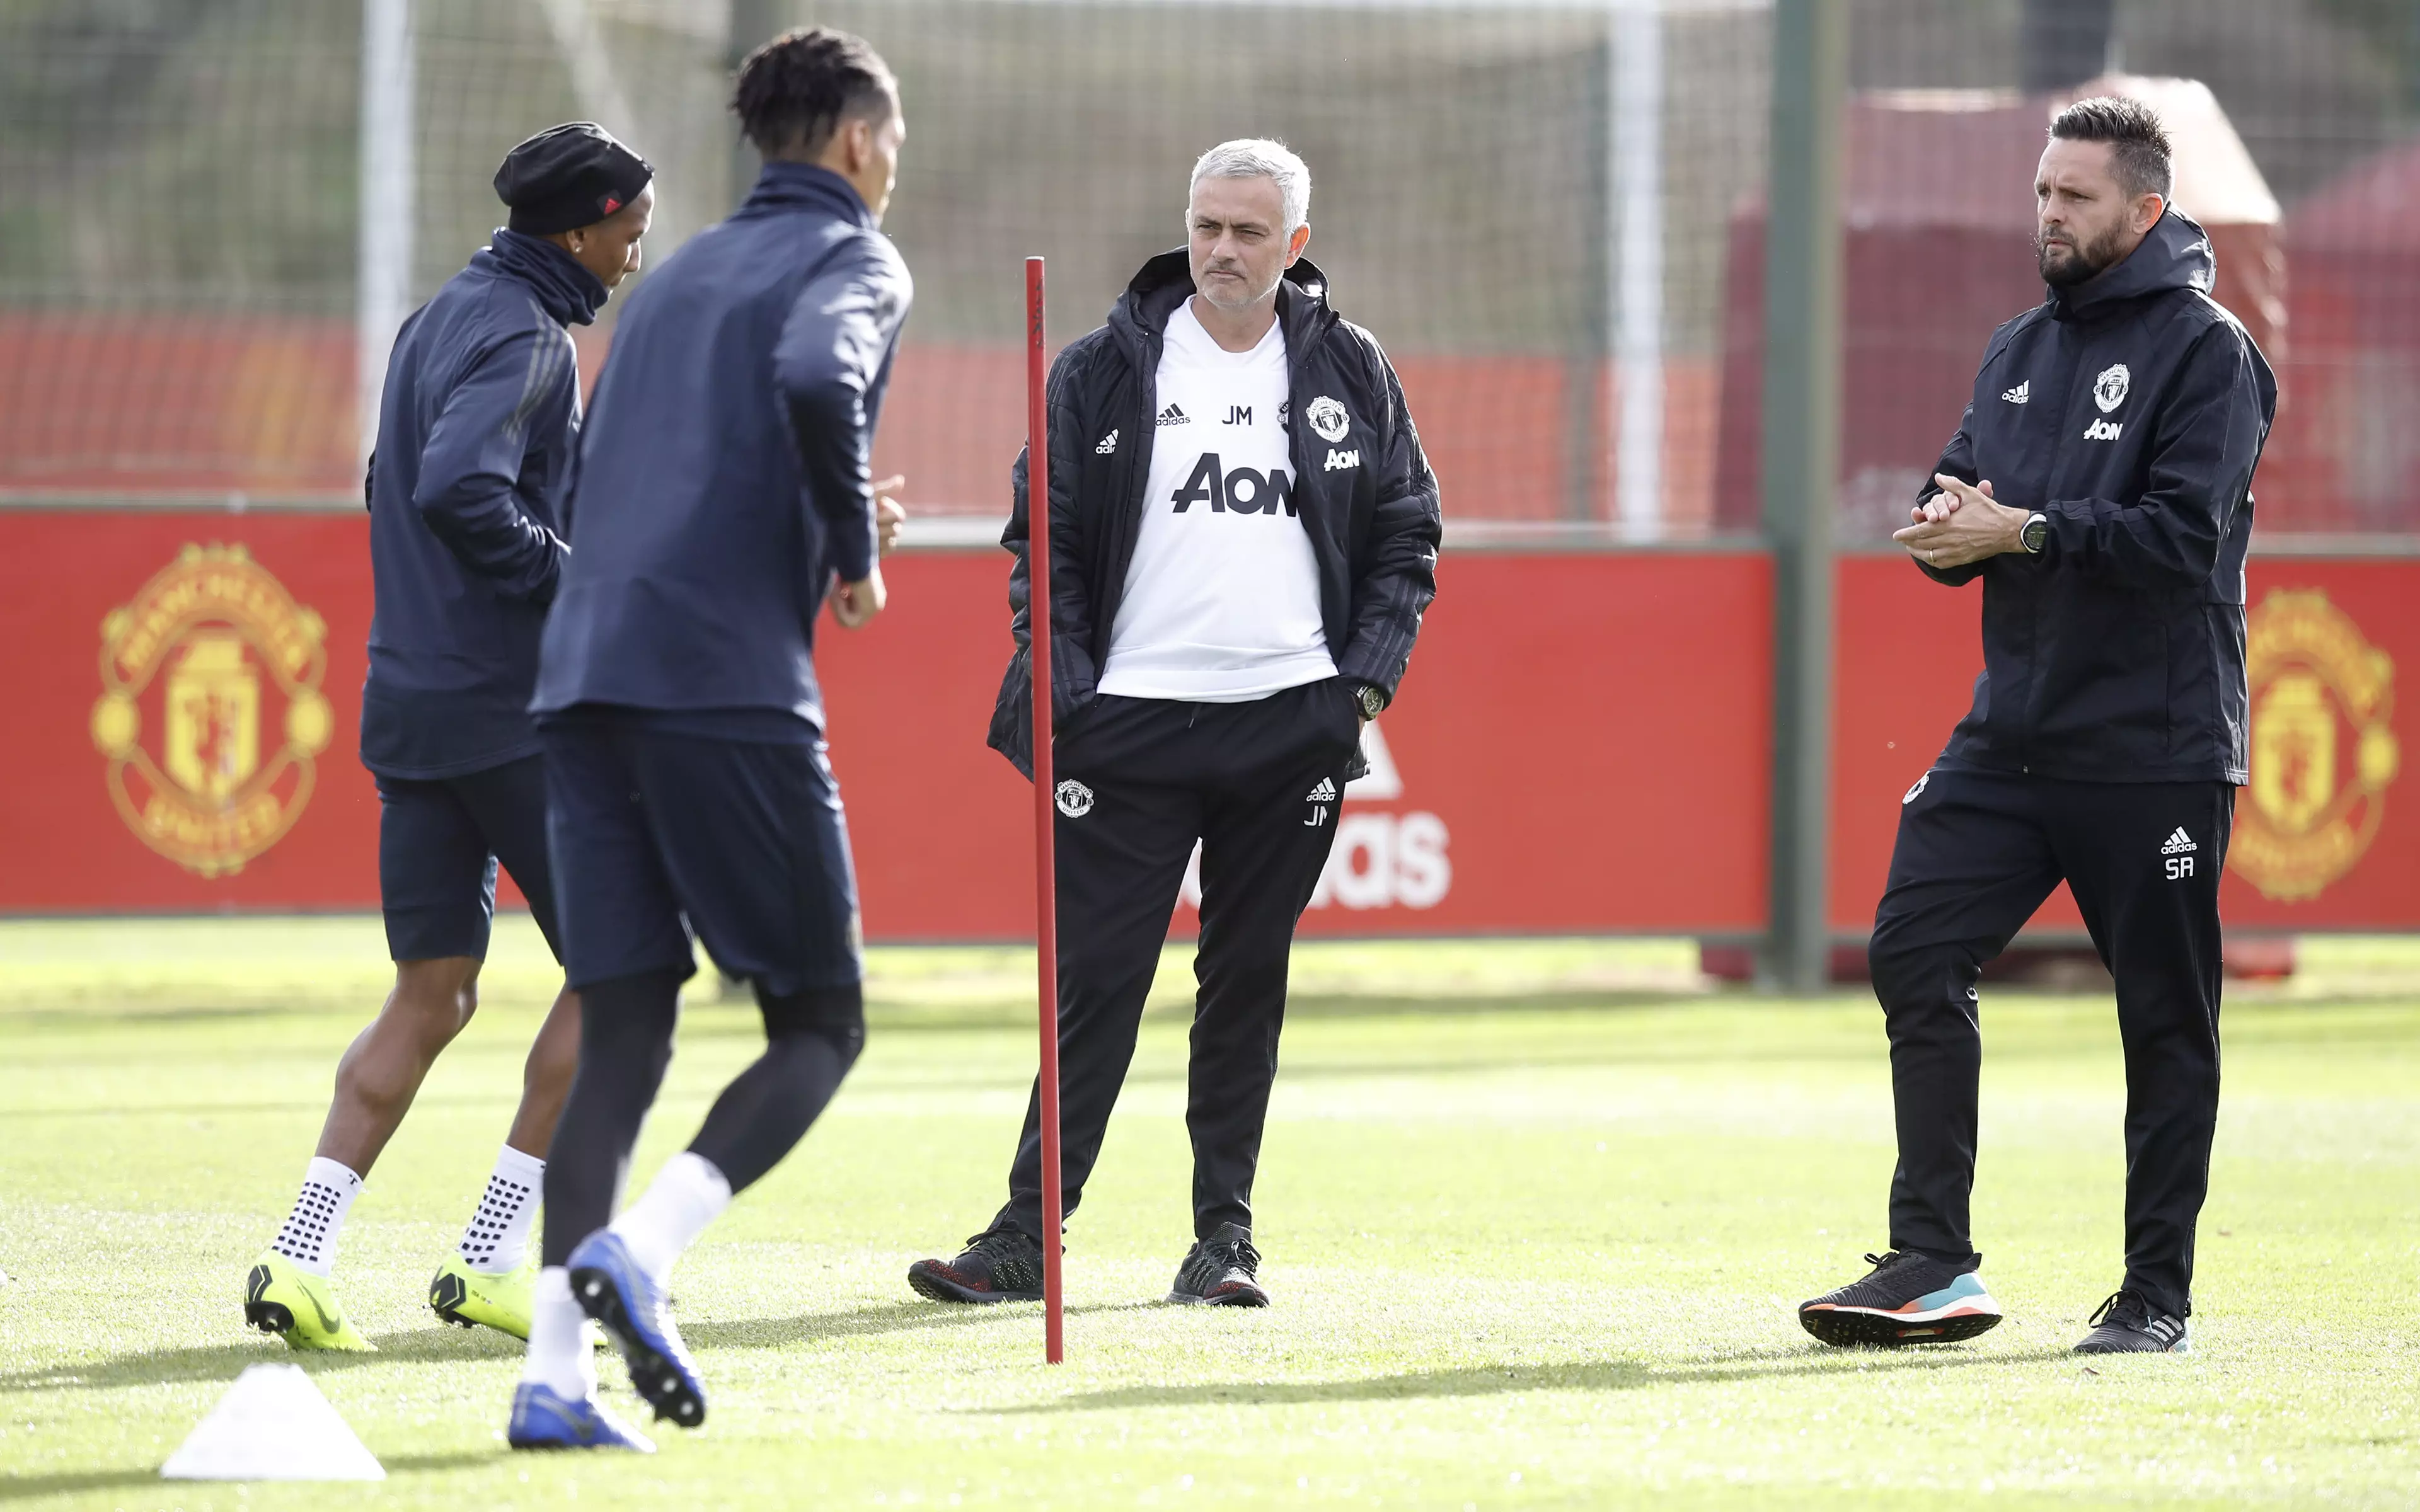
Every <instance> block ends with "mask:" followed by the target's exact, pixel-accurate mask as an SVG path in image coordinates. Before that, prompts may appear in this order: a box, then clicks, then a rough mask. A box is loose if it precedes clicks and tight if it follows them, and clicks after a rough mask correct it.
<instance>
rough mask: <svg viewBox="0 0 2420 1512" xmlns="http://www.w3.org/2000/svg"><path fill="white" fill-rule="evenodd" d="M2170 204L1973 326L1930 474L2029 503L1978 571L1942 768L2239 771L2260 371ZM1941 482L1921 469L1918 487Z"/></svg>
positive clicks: (2190, 775) (2268, 401)
mask: <svg viewBox="0 0 2420 1512" xmlns="http://www.w3.org/2000/svg"><path fill="white" fill-rule="evenodd" d="M2217 270H2218V263H2217V259H2216V258H2215V257H2214V256H2213V255H2212V254H2211V247H2210V239H2209V238H2208V237H2207V236H2205V235H2204V234H2203V232H2202V228H2201V227H2200V226H2199V225H2196V224H2194V222H2193V221H2191V220H2190V219H2188V218H2186V217H2185V216H2183V215H2180V214H2179V213H2177V212H2176V211H2174V210H2170V211H2169V212H2168V213H2167V214H2166V215H2165V216H2164V217H2163V218H2162V219H2161V221H2160V222H2159V224H2156V225H2154V226H2152V227H2151V230H2150V232H2149V235H2147V236H2146V237H2145V238H2144V239H2143V240H2142V243H2141V244H2140V245H2139V246H2137V247H2136V248H2135V249H2134V251H2133V253H2132V254H2131V255H2128V257H2127V258H2126V260H2125V261H2124V262H2121V263H2119V264H2118V265H2117V266H2116V267H2114V268H2111V269H2108V270H2105V271H2103V272H2102V273H2101V274H2099V275H2098V276H2096V277H2094V278H2092V279H2090V280H2088V281H2087V282H2086V283H2083V284H2080V285H2075V286H2073V287H2071V288H2060V289H2053V290H2052V291H2051V294H2050V298H2049V299H2048V300H2046V301H2044V302H2043V303H2041V304H2040V305H2039V306H2037V307H2036V308H2034V309H2031V310H2028V311H2026V312H2025V313H2024V315H2021V316H2017V317H2016V318H2015V319H2013V320H2011V321H2009V323H2008V324H2006V325H2004V326H2002V327H2000V329H1999V330H1997V331H1995V332H1993V333H1992V340H1991V344H1990V346H1988V347H1986V348H1985V349H1984V353H1983V365H1982V370H1981V371H1980V372H1978V374H1977V375H1976V378H1975V393H1974V396H1973V398H1972V399H1971V400H1970V401H1969V402H1968V404H1967V406H1966V416H1965V419H1964V420H1963V421H1962V423H1961V424H1959V427H1958V434H1957V435H1956V436H1955V437H1953V438H1952V439H1951V440H1950V442H1949V445H1948V447H1947V449H1946V450H1944V451H1943V452H1942V454H1941V462H1940V465H1939V466H1938V467H1937V468H1936V469H1935V471H1939V472H1944V473H1947V474H1948V475H1950V476H1951V477H1955V478H1962V479H1963V480H1965V481H1966V482H1968V483H1978V482H1979V481H1981V480H1983V479H1986V478H1988V479H1990V480H1991V481H1992V486H1993V496H1994V497H1995V498H1996V499H1998V501H2000V502H2001V503H2003V504H2008V505H2010V506H2012V507H2014V508H2018V509H2023V510H2025V511H2027V512H2029V513H2031V512H2035V511H2039V512H2040V513H2041V514H2042V515H2044V516H2046V517H2048V519H2049V524H2050V532H2049V534H2050V539H2049V543H2048V545H2047V546H2045V547H2044V548H2043V550H2042V552H2041V554H2040V555H2039V556H2030V555H2026V554H2024V553H2023V552H2007V553H2003V554H2002V555H1999V556H1994V557H1989V558H1986V559H1985V560H1983V561H1982V562H1979V563H1971V564H1969V565H1967V566H1964V567H1956V568H1948V569H1935V568H1931V567H1927V566H1925V565H1924V563H1921V562H1918V563H1916V566H1917V567H1918V568H1919V569H1920V570H1922V571H1924V572H1925V573H1927V574H1928V575H1929V576H1931V577H1932V578H1934V579H1938V580H1940V581H1942V582H1946V583H1950V584H1953V585H1954V584H1960V583H1965V582H1970V581H1972V580H1973V579H1976V578H1978V577H1979V578H1981V579H1983V674H1982V675H1981V676H1980V677H1978V678H1977V679H1976V682H1975V703H1974V707H1973V709H1972V710H1971V711H1969V713H1968V714H1967V716H1966V717H1965V718H1964V719H1962V720H1961V721H1960V722H1959V725H1958V728H1957V731H1956V732H1955V733H1953V734H1952V735H1951V736H1950V738H1949V745H1948V747H1947V749H1946V750H1944V751H1943V752H1942V760H1943V762H1944V763H1945V764H1949V765H1964V766H1974V767H1985V768H1990V769H1993V770H1997V771H2013V772H2028V773H2032V774H2033V775H2035V776H2038V777H2051V778H2060V779H2070V780H2077V781H2087V782H2195V781H2211V782H2230V783H2235V784H2237V785H2239V786H2240V785H2241V784H2242V783H2243V782H2244V781H2245V780H2247V776H2248V774H2247V771H2246V759H2247V755H2248V746H2249V734H2250V732H2249V720H2248V715H2247V709H2248V702H2249V699H2248V691H2247V688H2246V686H2245V680H2244V663H2243V614H2244V609H2243V599H2244V592H2243V559H2244V555H2245V553H2246V552H2247V551H2248V550H2249V548H2250V547H2251V542H2252V471H2253V468H2254V467H2255V466H2256V465H2257V463H2258V462H2259V460H2260V448H2261V446H2262V444H2263V443H2264V442H2265V441H2266V440H2268V435H2269V424H2270V421H2271V420H2272V419H2273V418H2274V416H2275V414H2276V410H2277V382H2276V379H2275V378H2273V376H2272V375H2271V373H2270V371H2269V363H2268V362H2267V360H2266V359H2264V358H2263V357H2262V356H2261V355H2260V348H2259V347H2257V345H2255V344H2254V342H2253V340H2252V337H2251V334H2250V333H2249V332H2246V331H2245V330H2244V329H2243V327H2242V323H2241V322H2239V321H2238V320H2237V319H2236V318H2235V317H2234V316H2232V315H2229V314H2228V313H2227V312H2226V309H2225V308H2224V307H2223V306H2221V305H2220V304H2219V302H2218V301H2216V300H2213V299H2211V296H2210V289H2211V282H2212V280H2213V279H2214V278H2215V277H2216V275H2217ZM1939 491H1940V490H1939V489H1938V488H1936V487H1934V486H1932V485H1931V482H1930V480H1928V481H1927V483H1926V485H1925V486H1924V488H1923V489H1922V490H1921V491H1920V492H1919V493H1918V495H1917V498H1918V500H1919V501H1922V500H1924V499H1929V498H1931V497H1932V496H1933V495H1934V494H1936V493H1938V492H1939Z"/></svg>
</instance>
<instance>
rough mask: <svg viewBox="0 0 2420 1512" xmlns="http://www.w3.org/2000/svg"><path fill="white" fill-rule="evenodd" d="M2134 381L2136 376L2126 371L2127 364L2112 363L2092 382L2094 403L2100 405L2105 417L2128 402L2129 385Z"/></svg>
mask: <svg viewBox="0 0 2420 1512" xmlns="http://www.w3.org/2000/svg"><path fill="white" fill-rule="evenodd" d="M2133 381H2134V375H2133V374H2132V373H2129V372H2127V371H2126V364H2125V363H2110V364H2109V365H2108V366H2107V367H2104V368H2102V370H2101V376H2100V377H2099V378H2094V379H2093V380H2092V402H2093V403H2094V404H2097V405H2099V406H2100V407H2101V412H2102V414H2104V415H2105V414H2107V413H2108V412H2109V411H2110V410H2112V409H2117V408H2118V406H2119V405H2121V404H2124V403H2125V402H2126V388H2127V385H2129V384H2131V383H2133Z"/></svg>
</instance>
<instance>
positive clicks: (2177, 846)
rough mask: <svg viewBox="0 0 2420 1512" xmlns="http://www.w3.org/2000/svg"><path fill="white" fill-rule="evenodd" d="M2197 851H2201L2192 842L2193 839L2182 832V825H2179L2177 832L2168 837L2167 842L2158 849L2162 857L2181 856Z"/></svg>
mask: <svg viewBox="0 0 2420 1512" xmlns="http://www.w3.org/2000/svg"><path fill="white" fill-rule="evenodd" d="M2199 849H2201V847H2200V846H2198V845H2195V843H2194V842H2193V837H2192V836H2190V835H2188V834H2186V833H2185V832H2184V828H2183V826H2182V825H2179V826H2178V828H2177V832H2176V833H2175V834H2173V835H2170V836H2169V837H2168V842H2167V843H2166V844H2165V845H2163V846H2161V847H2160V854H2161V855H2162V856H2182V855H2183V854H2184V853H2185V852H2187V851H2197V850H2199Z"/></svg>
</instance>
